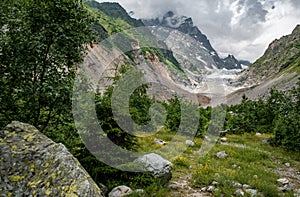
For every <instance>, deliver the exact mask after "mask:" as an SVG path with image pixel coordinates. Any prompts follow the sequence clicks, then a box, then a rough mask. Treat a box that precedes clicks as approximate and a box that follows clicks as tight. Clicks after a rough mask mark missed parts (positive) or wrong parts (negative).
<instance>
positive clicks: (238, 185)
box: [232, 182, 243, 188]
mask: <svg viewBox="0 0 300 197" xmlns="http://www.w3.org/2000/svg"><path fill="white" fill-rule="evenodd" d="M232 185H233V186H234V187H237V188H242V187H243V185H242V184H240V183H238V182H232Z"/></svg>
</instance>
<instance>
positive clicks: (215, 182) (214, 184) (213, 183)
mask: <svg viewBox="0 0 300 197" xmlns="http://www.w3.org/2000/svg"><path fill="white" fill-rule="evenodd" d="M218 184H219V183H218V182H217V181H213V182H212V183H211V185H213V186H216V185H218Z"/></svg>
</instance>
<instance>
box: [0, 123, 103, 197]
mask: <svg viewBox="0 0 300 197" xmlns="http://www.w3.org/2000/svg"><path fill="white" fill-rule="evenodd" d="M0 196H80V197H81V196H90V197H97V196H103V195H102V193H101V191H100V189H99V188H98V186H97V185H96V184H95V183H94V181H93V180H92V179H91V177H90V176H89V175H88V173H87V172H86V171H85V170H84V168H83V167H82V166H81V165H80V164H79V162H78V161H77V159H75V158H74V157H73V156H72V155H71V153H69V152H68V150H67V149H66V147H65V146H64V145H62V144H56V143H55V142H53V141H52V140H50V139H49V138H47V137H46V136H45V135H43V134H41V133H40V132H39V131H38V130H37V129H36V128H34V127H33V126H31V125H28V124H24V123H20V122H12V123H11V124H9V125H7V126H6V127H5V128H4V129H2V130H1V131H0Z"/></svg>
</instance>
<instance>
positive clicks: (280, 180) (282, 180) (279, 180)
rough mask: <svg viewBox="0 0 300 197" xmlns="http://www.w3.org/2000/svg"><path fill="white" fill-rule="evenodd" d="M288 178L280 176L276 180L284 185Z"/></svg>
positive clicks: (287, 182)
mask: <svg viewBox="0 0 300 197" xmlns="http://www.w3.org/2000/svg"><path fill="white" fill-rule="evenodd" d="M289 182H290V181H289V180H288V179H287V178H280V179H278V180H277V183H279V184H281V185H286V184H289Z"/></svg>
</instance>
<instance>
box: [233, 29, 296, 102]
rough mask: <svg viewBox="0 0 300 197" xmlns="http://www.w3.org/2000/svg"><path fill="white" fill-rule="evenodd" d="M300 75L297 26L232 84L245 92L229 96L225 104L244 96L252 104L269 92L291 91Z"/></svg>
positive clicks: (272, 44)
mask: <svg viewBox="0 0 300 197" xmlns="http://www.w3.org/2000/svg"><path fill="white" fill-rule="evenodd" d="M299 74H300V25H298V26H297V27H296V28H295V29H294V31H293V32H292V34H290V35H287V36H283V37H282V38H280V39H276V40H275V41H273V42H272V43H271V44H270V45H269V47H268V49H267V50H266V51H265V53H264V55H263V56H262V57H261V58H259V59H258V60H257V61H256V62H255V63H253V64H252V65H251V66H250V67H249V68H248V69H246V70H245V71H244V72H242V73H241V75H240V76H239V78H238V79H237V80H236V81H233V82H232V84H233V85H236V86H243V87H245V88H243V89H240V90H238V91H237V92H233V93H232V94H230V95H229V96H228V97H227V99H228V103H229V104H235V103H239V102H240V101H241V97H242V95H243V94H245V95H246V96H247V97H249V98H250V99H254V100H255V99H258V98H261V97H263V98H264V97H267V96H268V93H269V91H270V89H271V88H276V89H278V90H288V89H291V88H293V87H295V85H296V83H297V82H298V80H299Z"/></svg>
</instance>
